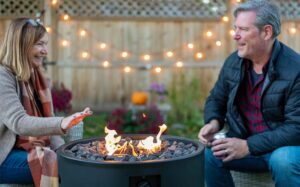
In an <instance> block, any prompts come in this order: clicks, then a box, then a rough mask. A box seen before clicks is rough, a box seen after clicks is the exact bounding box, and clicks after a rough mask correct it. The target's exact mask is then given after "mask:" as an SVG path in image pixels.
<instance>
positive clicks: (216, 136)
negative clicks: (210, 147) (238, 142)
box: [214, 132, 226, 140]
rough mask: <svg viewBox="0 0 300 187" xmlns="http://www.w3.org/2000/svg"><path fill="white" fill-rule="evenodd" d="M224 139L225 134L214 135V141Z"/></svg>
mask: <svg viewBox="0 0 300 187" xmlns="http://www.w3.org/2000/svg"><path fill="white" fill-rule="evenodd" d="M222 138H226V133H225V132H218V133H216V134H214V140H218V139H222Z"/></svg>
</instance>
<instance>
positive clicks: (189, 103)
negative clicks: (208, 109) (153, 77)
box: [168, 73, 203, 139]
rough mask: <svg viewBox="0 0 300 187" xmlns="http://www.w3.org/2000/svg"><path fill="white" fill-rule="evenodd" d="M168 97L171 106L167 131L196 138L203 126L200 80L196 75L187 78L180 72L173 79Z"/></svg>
mask: <svg viewBox="0 0 300 187" xmlns="http://www.w3.org/2000/svg"><path fill="white" fill-rule="evenodd" d="M168 99H169V102H170V104H171V106H172V109H171V111H170V112H169V115H168V126H169V127H170V128H169V131H168V132H169V133H170V134H172V135H177V136H184V137H188V138H192V139H196V138H197V134H198V132H199V130H200V128H201V127H202V126H203V112H202V110H201V100H203V96H202V94H201V88H200V81H199V80H198V79H197V78H196V77H193V78H192V79H191V80H187V78H186V76H185V74H184V73H181V74H180V75H179V77H177V79H173V82H172V84H171V87H170V89H169V98H168Z"/></svg>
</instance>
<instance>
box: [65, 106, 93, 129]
mask: <svg viewBox="0 0 300 187" xmlns="http://www.w3.org/2000/svg"><path fill="white" fill-rule="evenodd" d="M92 114H93V112H92V111H91V110H90V108H85V109H84V110H83V111H82V112H76V113H75V114H72V115H70V116H68V117H65V118H64V119H63V120H62V122H61V129H62V130H63V131H65V130H67V129H69V128H71V127H73V126H74V125H77V124H78V123H79V122H81V121H82V120H83V119H84V118H85V117H86V116H90V115H92Z"/></svg>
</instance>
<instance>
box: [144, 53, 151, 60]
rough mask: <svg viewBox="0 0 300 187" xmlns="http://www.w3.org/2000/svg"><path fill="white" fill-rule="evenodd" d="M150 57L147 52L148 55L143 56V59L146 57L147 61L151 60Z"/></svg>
mask: <svg viewBox="0 0 300 187" xmlns="http://www.w3.org/2000/svg"><path fill="white" fill-rule="evenodd" d="M150 58H151V56H150V55H148V54H146V55H144V56H143V59H144V60H145V61H149V60H150Z"/></svg>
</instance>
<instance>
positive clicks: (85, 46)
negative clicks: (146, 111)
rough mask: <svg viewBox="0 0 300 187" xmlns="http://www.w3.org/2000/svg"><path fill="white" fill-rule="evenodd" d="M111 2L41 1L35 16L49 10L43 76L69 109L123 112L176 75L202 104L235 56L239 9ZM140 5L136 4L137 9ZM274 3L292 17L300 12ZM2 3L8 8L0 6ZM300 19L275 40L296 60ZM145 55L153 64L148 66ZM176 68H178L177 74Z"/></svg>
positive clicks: (287, 23)
mask: <svg viewBox="0 0 300 187" xmlns="http://www.w3.org/2000/svg"><path fill="white" fill-rule="evenodd" d="M18 1H22V0H18ZM23 1H25V0H23ZM111 1H112V2H114V3H113V4H109V3H107V2H108V1H101V0H98V1H96V0H89V1H83V0H82V1H79V0H77V1H76V2H77V3H75V4H74V2H71V1H66V0H65V1H59V2H60V4H59V5H57V4H54V5H53V4H51V3H53V1H46V0H45V1H39V2H43V3H42V4H36V5H35V6H33V8H32V9H33V10H40V7H44V8H45V9H46V15H45V17H44V18H43V20H44V24H45V26H47V27H48V29H49V36H50V41H49V57H48V61H49V62H55V65H48V66H47V72H48V75H49V77H50V78H51V79H52V80H53V81H61V82H63V83H64V84H65V85H66V87H67V88H69V89H71V90H72V93H73V103H72V104H73V108H74V109H81V108H83V107H84V106H90V107H92V108H93V109H95V110H109V109H112V108H115V107H117V106H120V105H127V104H128V103H129V102H130V96H131V93H132V92H133V91H136V90H145V89H147V88H148V87H149V85H150V84H151V83H152V82H160V83H164V84H166V85H167V86H169V85H170V84H172V83H174V82H175V83H176V81H177V80H176V77H178V76H179V75H180V74H181V73H183V74H185V76H186V77H187V78H188V80H190V79H192V78H193V77H196V78H197V79H198V80H199V84H200V85H201V92H202V93H203V94H202V95H203V97H202V98H201V99H200V98H199V100H200V101H201V102H202V103H203V100H204V99H205V97H206V96H207V94H208V92H209V90H210V89H211V87H212V85H213V83H214V82H215V80H216V78H217V76H218V72H219V69H220V67H221V66H222V63H223V61H224V59H225V58H226V57H227V56H228V55H229V54H230V53H231V52H233V51H234V50H235V42H234V40H233V39H232V37H231V35H230V29H231V25H232V17H231V16H230V14H228V12H230V11H231V10H232V7H233V6H234V5H235V3H236V2H234V1H225V0H218V1H213V3H211V4H204V3H203V2H202V1H197V0H195V1H193V0H190V1H180V0H176V1H175V0H174V1H171V0H169V1H167V0H165V1H162V2H164V3H165V4H164V6H162V5H161V4H155V3H158V0H157V1H150V2H152V3H154V4H151V3H150V4H149V3H148V4H143V3H142V2H145V1H134V0H124V1H122V2H123V3H120V2H121V1H118V0H116V1H113V0H111ZM34 2H36V1H32V4H34ZM116 2H117V3H116ZM137 2H141V3H140V4H139V5H137ZM172 2H173V3H172ZM278 2H279V3H281V5H282V8H284V7H285V10H290V11H292V9H291V7H292V6H298V4H299V3H298V4H297V2H292V3H291V2H286V4H284V2H283V1H278ZM0 3H2V5H3V4H5V3H7V1H4V0H2V1H1V0H0ZM72 3H73V4H72ZM134 3H136V4H134ZM180 3H181V4H180ZM188 3H190V4H188ZM195 3H198V4H195ZM293 3H294V4H293ZM295 3H296V4H295ZM199 4H200V5H199ZM287 4H288V6H287ZM125 5H126V6H125ZM283 5H284V6H283ZM76 6H79V7H81V9H78V7H77V8H76ZM120 6H121V8H120ZM130 6H131V7H130ZM132 6H135V7H134V8H132ZM136 6H139V7H136ZM197 6H199V7H197ZM203 6H208V7H206V8H208V10H209V11H210V12H209V11H208V12H205V10H201V11H200V12H201V14H199V13H197V9H196V8H198V9H200V8H201V7H203ZM97 7H98V8H97ZM103 7H105V8H104V9H103ZM149 7H150V8H149ZM151 7H152V8H151ZM157 7H158V8H157ZM180 7H183V8H182V9H180ZM184 7H185V8H184ZM191 7H195V8H194V9H193V8H191ZM215 7H219V9H215ZM220 7H221V8H220ZM7 8H8V9H9V7H6V9H7ZM0 10H1V8H0ZM97 10H99V11H97ZM100 10H101V11H100ZM112 10H118V11H112ZM122 10H123V11H122ZM129 10H132V11H131V12H130V11H129ZM134 10H136V11H134ZM16 11H17V10H16ZM138 11H139V14H138ZM23 12H24V11H23ZM35 12H36V11H28V10H27V12H25V13H26V14H25V13H24V15H23V16H31V17H32V16H34V15H35ZM99 12H100V13H101V14H100V13H99ZM178 12H180V15H179V16H178ZM198 12H199V11H198ZM282 12H284V11H282ZM66 14H68V15H69V16H70V17H69V19H68V20H64V19H63V16H65V15H66ZM297 15H298V14H297ZM297 15H295V16H294V17H293V18H294V19H290V17H286V19H284V21H283V24H282V34H281V35H280V37H279V39H280V40H281V41H283V42H284V43H286V44H287V45H289V46H290V47H292V48H294V49H295V50H296V51H298V52H300V41H299V40H300V35H299V34H298V32H299V29H300V28H299V23H298V21H297V20H298V19H297V18H298V17H299V15H298V17H297ZM20 16H22V14H21V13H16V12H13V13H11V12H10V13H8V12H7V11H6V12H4V13H3V11H2V14H1V13H0V37H1V36H3V33H4V31H5V30H6V28H7V26H8V24H9V22H10V20H11V19H12V18H14V17H20ZM223 16H228V17H227V18H228V19H229V21H226V20H225V21H223V19H224V17H223ZM287 18H288V19H287ZM225 19H226V18H225ZM122 52H123V53H122ZM124 52H126V54H127V56H126V55H124ZM168 52H169V53H168ZM170 52H171V53H172V55H170V54H171V53H170ZM122 54H123V57H122ZM145 55H149V56H148V57H149V58H150V59H149V60H145V58H146V57H145ZM125 56H126V57H125ZM178 61H181V62H182V63H183V67H179V66H176V64H177V62H178ZM125 68H127V69H126V70H125ZM129 68H130V69H129ZM156 68H161V69H156ZM159 70H161V72H160V73H158V71H159ZM125 71H127V72H125ZM128 71H130V72H128ZM187 91H188V90H187Z"/></svg>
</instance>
